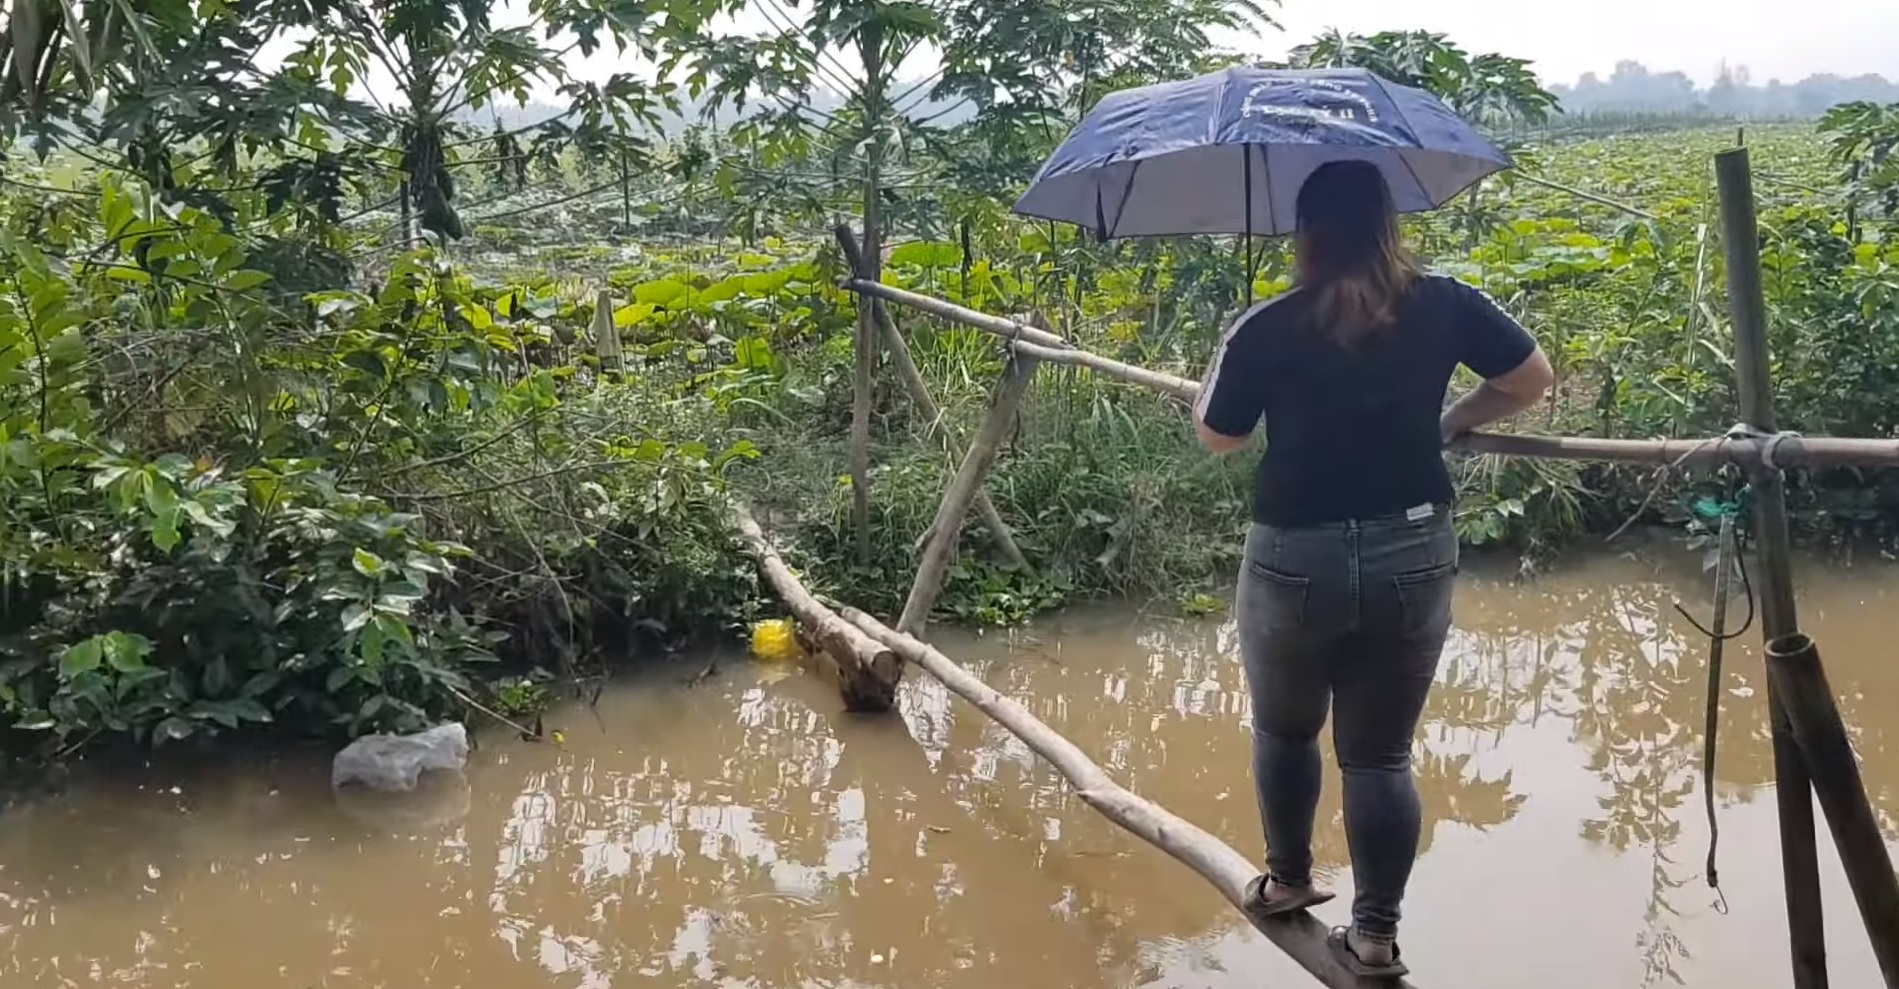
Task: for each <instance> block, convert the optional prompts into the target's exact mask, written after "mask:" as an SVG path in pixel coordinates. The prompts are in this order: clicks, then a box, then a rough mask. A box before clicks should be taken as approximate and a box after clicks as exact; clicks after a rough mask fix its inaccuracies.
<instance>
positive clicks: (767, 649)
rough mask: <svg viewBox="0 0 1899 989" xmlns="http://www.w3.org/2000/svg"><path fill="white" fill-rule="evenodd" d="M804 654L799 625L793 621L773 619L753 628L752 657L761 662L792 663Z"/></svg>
mask: <svg viewBox="0 0 1899 989" xmlns="http://www.w3.org/2000/svg"><path fill="white" fill-rule="evenodd" d="M803 653H804V648H803V647H802V646H800V645H799V644H798V632H797V625H796V624H795V623H793V622H792V620H791V619H789V618H771V619H767V620H765V621H762V622H759V623H758V624H756V625H753V626H752V655H753V656H756V657H758V658H759V659H760V660H761V661H763V662H767V663H791V662H796V661H797V660H798V657H799V656H801V655H803Z"/></svg>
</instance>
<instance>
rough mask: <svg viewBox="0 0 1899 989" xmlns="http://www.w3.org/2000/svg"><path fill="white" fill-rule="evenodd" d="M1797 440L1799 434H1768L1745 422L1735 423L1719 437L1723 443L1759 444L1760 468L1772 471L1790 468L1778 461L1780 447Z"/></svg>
mask: <svg viewBox="0 0 1899 989" xmlns="http://www.w3.org/2000/svg"><path fill="white" fill-rule="evenodd" d="M1799 438H1800V433H1798V432H1795V431H1793V430H1779V431H1776V432H1772V433H1770V432H1767V431H1766V430H1763V429H1760V428H1758V427H1755V426H1752V425H1750V424H1748V423H1745V422H1737V423H1735V424H1734V425H1732V426H1729V427H1728V431H1727V432H1726V433H1723V434H1722V435H1721V440H1722V442H1724V443H1725V442H1731V441H1733V440H1753V441H1755V442H1757V443H1759V444H1760V451H1761V466H1762V467H1763V468H1765V469H1767V470H1773V471H1783V470H1786V469H1787V468H1788V467H1789V466H1791V465H1790V464H1784V463H1782V462H1781V461H1780V458H1779V456H1778V454H1779V452H1780V445H1781V444H1782V443H1785V442H1787V441H1788V440H1797V439H1799Z"/></svg>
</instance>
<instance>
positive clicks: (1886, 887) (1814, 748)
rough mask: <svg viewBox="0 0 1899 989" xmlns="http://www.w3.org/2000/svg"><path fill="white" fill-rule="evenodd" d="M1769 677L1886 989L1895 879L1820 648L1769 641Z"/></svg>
mask: <svg viewBox="0 0 1899 989" xmlns="http://www.w3.org/2000/svg"><path fill="white" fill-rule="evenodd" d="M1767 676H1768V682H1769V684H1770V685H1771V687H1772V689H1773V691H1774V693H1775V695H1776V696H1777V697H1779V699H1780V703H1782V704H1784V705H1785V706H1786V708H1787V717H1788V720H1789V721H1791V722H1792V724H1793V733H1794V737H1795V738H1796V739H1798V740H1799V742H1800V754H1801V756H1802V758H1803V759H1804V760H1805V763H1806V767H1807V771H1808V773H1809V774H1810V775H1811V776H1812V777H1813V790H1814V792H1815V793H1816V794H1818V795H1819V797H1820V809H1822V810H1824V811H1826V823H1827V828H1828V830H1830V831H1832V832H1833V844H1834V846H1835V847H1836V848H1838V849H1839V853H1840V862H1841V863H1842V864H1843V865H1844V866H1845V867H1846V881H1847V885H1849V886H1851V887H1852V890H1853V900H1854V902H1856V903H1857V904H1858V905H1859V913H1860V918H1861V919H1862V920H1864V921H1865V923H1866V934H1867V936H1868V937H1869V938H1871V939H1872V942H1873V956H1874V957H1875V958H1877V959H1878V960H1879V971H1880V973H1881V974H1882V975H1884V976H1885V982H1886V985H1887V986H1888V989H1891V987H1894V986H1899V877H1895V876H1894V874H1893V871H1892V855H1891V854H1890V853H1888V852H1887V851H1886V840H1885V837H1884V836H1883V835H1882V834H1881V833H1880V831H1879V818H1878V817H1876V816H1874V814H1873V806H1872V804H1871V803H1869V802H1868V801H1867V799H1866V784H1865V781H1864V780H1862V779H1860V774H1859V762H1858V760H1857V759H1856V758H1855V757H1854V755H1853V743H1852V741H1851V740H1850V739H1848V738H1847V737H1846V726H1845V725H1844V724H1843V723H1841V721H1840V710H1839V708H1838V707H1837V706H1835V704H1834V702H1833V689H1832V688H1831V687H1830V686H1828V685H1827V680H1826V669H1825V667H1824V665H1823V664H1822V663H1821V662H1820V650H1819V647H1817V646H1815V645H1814V643H1813V640H1812V639H1810V638H1808V637H1807V636H1805V635H1801V634H1799V633H1795V634H1793V635H1789V636H1786V637H1784V638H1779V639H1775V640H1774V641H1772V642H1769V643H1768V644H1767Z"/></svg>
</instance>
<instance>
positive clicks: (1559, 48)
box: [261, 0, 1899, 101]
mask: <svg viewBox="0 0 1899 989" xmlns="http://www.w3.org/2000/svg"><path fill="white" fill-rule="evenodd" d="M778 2H779V3H781V4H782V3H784V2H785V0H778ZM1263 2H1266V3H1268V9H1274V8H1271V7H1270V0H1263ZM499 6H501V7H502V8H503V11H504V12H503V13H500V15H499V17H498V20H500V21H502V22H504V23H505V22H510V21H514V22H518V20H519V19H520V18H521V17H522V16H524V15H525V7H526V4H525V3H524V2H523V0H500V3H499ZM1539 11H1540V13H1539ZM792 16H794V17H795V16H797V13H796V11H793V12H792ZM1274 16H1275V18H1276V19H1277V20H1278V22H1279V23H1280V24H1281V25H1282V26H1283V28H1284V30H1274V29H1272V28H1267V29H1265V30H1264V31H1263V32H1262V34H1261V36H1260V37H1258V38H1251V39H1248V38H1245V37H1243V36H1241V37H1230V38H1225V39H1222V40H1224V41H1225V42H1226V43H1228V44H1229V45H1231V46H1233V47H1236V48H1242V49H1243V50H1245V51H1247V52H1250V53H1255V54H1257V55H1259V56H1261V57H1268V58H1276V57H1278V56H1280V55H1283V54H1284V53H1285V51H1286V49H1288V48H1290V47H1291V46H1293V45H1295V44H1300V43H1303V42H1305V41H1308V40H1310V39H1311V38H1312V37H1313V36H1315V35H1317V34H1319V33H1320V32H1322V31H1324V30H1326V29H1328V28H1333V27H1336V28H1339V29H1341V30H1345V31H1351V32H1362V33H1369V32H1374V31H1382V30H1404V29H1415V28H1422V29H1426V30H1431V31H1440V32H1443V33H1445V34H1448V35H1450V37H1451V38H1452V39H1453V40H1455V41H1456V42H1458V43H1459V44H1461V45H1463V46H1464V47H1465V49H1467V50H1469V51H1471V52H1476V53H1481V52H1492V51H1494V52H1501V53H1503V54H1505V55H1512V56H1515V57H1517V58H1527V59H1529V60H1531V62H1532V63H1533V68H1534V69H1535V70H1536V72H1537V73H1538V75H1540V76H1542V77H1543V80H1544V82H1545V83H1557V82H1560V83H1573V82H1575V80H1576V77H1577V76H1579V75H1581V74H1582V73H1584V72H1596V73H1599V74H1601V75H1604V76H1607V75H1608V74H1609V72H1610V70H1612V69H1613V68H1614V67H1615V63H1616V62H1618V61H1620V60H1622V59H1634V60H1635V61H1638V62H1641V63H1643V64H1644V65H1647V66H1648V67H1649V68H1650V69H1651V70H1655V71H1664V72H1665V71H1671V70H1678V71H1681V72H1685V73H1687V74H1688V75H1689V76H1690V77H1691V78H1693V79H1694V80H1695V81H1696V82H1698V83H1701V84H1703V85H1706V84H1707V83H1709V82H1711V81H1712V80H1713V79H1714V77H1715V74H1716V72H1717V71H1718V70H1719V68H1720V65H1721V62H1722V61H1723V60H1726V61H1727V62H1728V63H1729V64H1732V65H1744V66H1746V67H1747V69H1748V72H1749V75H1750V77H1751V79H1752V81H1753V82H1755V83H1757V84H1764V83H1766V82H1767V81H1768V80H1769V79H1774V78H1778V79H1780V80H1782V81H1783V82H1794V81H1796V80H1798V79H1800V78H1801V77H1803V76H1807V75H1811V74H1814V73H1818V72H1831V73H1834V74H1837V75H1843V76H1852V75H1860V74H1863V73H1868V72H1876V73H1879V74H1881V75H1884V76H1886V77H1887V78H1889V79H1894V80H1899V0H1283V3H1282V4H1281V6H1279V7H1278V8H1276V9H1275V12H1274ZM736 22H737V24H738V25H739V26H740V27H742V28H744V29H747V30H752V31H762V30H768V29H770V28H771V21H769V20H767V19H766V18H765V16H764V15H762V14H760V13H758V12H757V11H756V10H748V11H746V13H745V14H743V15H741V16H740V17H739V18H737V19H736ZM289 47H290V46H289V44H288V43H287V42H283V43H279V44H277V45H273V46H272V48H273V49H275V50H274V51H272V52H271V53H270V54H269V55H267V56H266V57H265V58H264V59H262V60H261V61H262V62H265V63H268V62H274V61H275V58H276V56H278V55H280V54H281V52H283V51H287V50H288V49H289ZM576 61H577V62H578V63H579V64H571V63H570V65H569V69H570V71H572V72H574V74H575V75H577V76H580V77H582V78H591V79H599V78H602V77H604V76H606V75H608V74H610V73H612V72H613V71H615V69H633V68H636V66H635V65H634V64H633V63H632V62H631V61H628V62H622V61H621V60H620V59H619V58H618V57H617V56H615V55H612V54H608V53H595V54H594V55H593V57H591V58H587V59H581V60H576ZM846 64H854V63H850V62H848V61H847V63H846ZM933 67H934V56H933V55H931V54H923V55H922V56H921V57H920V58H917V59H913V60H912V62H911V64H910V65H907V66H905V69H906V71H905V73H904V74H905V75H907V76H913V77H920V76H922V75H924V74H926V73H928V72H929V71H930V70H931V69H932V68H933ZM380 75H381V73H372V77H371V80H370V82H369V84H370V86H371V88H373V89H375V90H377V91H378V92H382V91H384V90H385V87H386V86H387V81H386V80H383V79H380V78H377V77H378V76H380ZM534 89H535V94H534V95H535V97H536V98H537V99H542V100H548V101H553V99H554V94H553V92H552V90H551V88H548V87H542V86H536V87H534Z"/></svg>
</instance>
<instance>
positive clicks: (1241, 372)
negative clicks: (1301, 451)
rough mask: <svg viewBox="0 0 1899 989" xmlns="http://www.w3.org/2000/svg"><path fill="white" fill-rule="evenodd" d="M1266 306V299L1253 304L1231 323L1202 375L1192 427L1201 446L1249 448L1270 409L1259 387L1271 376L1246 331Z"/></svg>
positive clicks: (1225, 450)
mask: <svg viewBox="0 0 1899 989" xmlns="http://www.w3.org/2000/svg"><path fill="white" fill-rule="evenodd" d="M1265 307H1266V304H1264V303H1262V304H1261V305H1258V306H1254V307H1253V308H1251V309H1249V310H1247V311H1246V312H1244V313H1241V314H1240V316H1239V318H1237V319H1235V320H1234V321H1233V323H1232V325H1231V326H1228V327H1227V330H1226V332H1225V333H1222V334H1221V335H1220V343H1219V345H1218V346H1216V347H1214V348H1213V360H1212V361H1211V362H1210V363H1208V365H1207V374H1206V377H1204V378H1203V379H1201V382H1200V397H1199V398H1198V399H1196V400H1195V401H1194V403H1193V430H1194V435H1196V436H1198V437H1200V442H1201V444H1202V445H1204V446H1205V447H1206V448H1207V449H1208V450H1211V451H1213V452H1214V453H1216V454H1227V453H1232V452H1233V451H1235V450H1238V449H1239V448H1241V447H1243V446H1245V445H1246V441H1247V440H1248V439H1249V438H1251V437H1252V435H1253V430H1254V429H1256V428H1258V427H1259V417H1260V415H1261V414H1262V413H1264V412H1265V411H1266V396H1265V394H1264V392H1263V391H1262V389H1261V387H1260V383H1261V382H1262V381H1264V380H1265V377H1266V375H1265V371H1264V369H1263V368H1262V367H1261V364H1260V360H1261V358H1260V355H1259V354H1258V353H1257V352H1256V351H1257V347H1258V341H1257V339H1256V337H1255V335H1254V334H1249V333H1247V332H1245V330H1246V324H1247V322H1248V321H1249V320H1251V319H1252V318H1253V317H1254V316H1255V315H1257V314H1258V313H1259V312H1261V311H1262V310H1263V309H1265Z"/></svg>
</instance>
